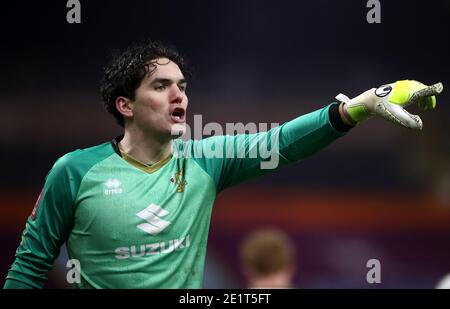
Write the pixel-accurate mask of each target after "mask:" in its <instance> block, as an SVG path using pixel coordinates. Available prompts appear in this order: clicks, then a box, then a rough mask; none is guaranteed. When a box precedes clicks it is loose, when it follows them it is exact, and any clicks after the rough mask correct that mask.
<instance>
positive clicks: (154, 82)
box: [151, 78, 187, 85]
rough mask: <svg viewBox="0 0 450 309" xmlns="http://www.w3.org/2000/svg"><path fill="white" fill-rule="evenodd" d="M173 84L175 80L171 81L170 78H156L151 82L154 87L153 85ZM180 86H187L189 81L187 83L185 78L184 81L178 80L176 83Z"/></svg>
mask: <svg viewBox="0 0 450 309" xmlns="http://www.w3.org/2000/svg"><path fill="white" fill-rule="evenodd" d="M172 82H173V80H171V79H169V78H155V79H154V80H153V81H152V82H151V84H152V85H153V84H156V83H161V84H164V85H165V84H170V83H172ZM176 83H177V84H178V85H179V84H187V81H186V79H184V78H182V79H180V80H178V81H177V82H176Z"/></svg>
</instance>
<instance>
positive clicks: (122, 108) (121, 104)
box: [116, 97, 133, 118]
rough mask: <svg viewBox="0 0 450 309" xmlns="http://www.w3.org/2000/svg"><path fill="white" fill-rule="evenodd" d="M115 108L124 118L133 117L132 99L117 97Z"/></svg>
mask: <svg viewBox="0 0 450 309" xmlns="http://www.w3.org/2000/svg"><path fill="white" fill-rule="evenodd" d="M116 108H117V110H118V111H119V113H121V114H122V115H123V117H124V118H129V117H133V101H131V100H130V99H128V98H126V97H117V99H116Z"/></svg>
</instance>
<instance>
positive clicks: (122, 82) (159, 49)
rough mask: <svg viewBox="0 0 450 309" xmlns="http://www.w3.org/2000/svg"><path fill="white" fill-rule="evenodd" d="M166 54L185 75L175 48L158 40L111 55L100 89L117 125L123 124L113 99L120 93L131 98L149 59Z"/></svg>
mask: <svg viewBox="0 0 450 309" xmlns="http://www.w3.org/2000/svg"><path fill="white" fill-rule="evenodd" d="M157 58H168V59H170V60H171V61H173V62H175V63H176V64H177V65H178V67H179V68H180V70H181V72H182V73H183V75H184V77H185V78H186V79H188V77H189V76H190V74H189V72H188V69H187V65H186V63H185V60H184V59H183V57H182V56H181V55H180V54H179V53H178V51H177V50H176V49H175V48H173V47H172V46H170V45H167V44H166V45H165V44H163V43H161V42H145V43H141V44H139V45H134V46H131V47H129V48H127V49H126V50H125V51H123V52H122V53H120V54H118V55H117V56H115V57H113V59H112V61H111V62H110V63H109V64H108V65H107V66H106V67H105V68H104V75H103V79H102V81H101V87H100V91H101V94H102V98H103V104H104V106H105V108H106V110H107V111H108V112H109V113H111V114H112V115H113V116H114V118H115V119H116V121H117V122H118V123H119V125H120V126H122V127H123V126H124V118H123V116H122V114H121V113H120V112H119V111H118V110H117V108H116V99H117V98H118V97H120V96H124V97H126V98H129V99H130V100H134V98H135V91H136V89H137V88H139V86H140V84H141V82H142V80H143V79H144V78H145V76H146V75H147V74H152V73H153V72H154V71H155V69H156V64H155V63H152V60H155V59H157Z"/></svg>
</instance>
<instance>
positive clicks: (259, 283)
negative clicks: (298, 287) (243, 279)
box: [249, 272, 292, 289]
mask: <svg viewBox="0 0 450 309" xmlns="http://www.w3.org/2000/svg"><path fill="white" fill-rule="evenodd" d="M249 286H250V288H256V289H257V288H273V289H285V288H290V287H291V286H292V284H291V276H290V274H286V273H284V272H278V273H275V274H270V275H265V276H259V277H255V278H252V279H251V280H250V282H249Z"/></svg>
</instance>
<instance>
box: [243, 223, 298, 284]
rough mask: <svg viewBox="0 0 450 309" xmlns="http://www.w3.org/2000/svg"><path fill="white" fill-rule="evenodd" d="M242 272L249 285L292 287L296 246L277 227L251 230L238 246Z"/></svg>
mask: <svg viewBox="0 0 450 309" xmlns="http://www.w3.org/2000/svg"><path fill="white" fill-rule="evenodd" d="M240 256H241V261H242V267H243V273H244V275H245V277H246V279H247V282H246V286H247V287H248V288H269V289H283V288H293V287H294V286H293V278H294V275H295V272H296V265H295V264H296V263H295V257H296V253H295V245H294V243H293V241H292V240H291V239H290V238H289V236H288V235H287V234H286V233H284V232H283V231H282V230H279V229H276V228H262V229H258V230H255V231H253V232H251V233H250V234H249V235H248V236H247V237H245V239H244V240H243V242H242V244H241V247H240Z"/></svg>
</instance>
